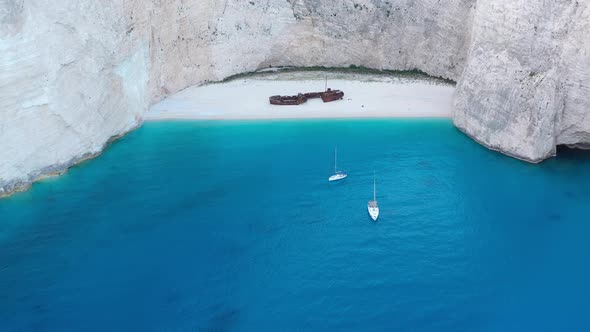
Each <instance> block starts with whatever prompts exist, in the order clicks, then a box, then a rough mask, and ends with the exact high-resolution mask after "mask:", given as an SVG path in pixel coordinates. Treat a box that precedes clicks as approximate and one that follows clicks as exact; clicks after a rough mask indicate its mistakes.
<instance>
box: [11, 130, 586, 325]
mask: <svg viewBox="0 0 590 332" xmlns="http://www.w3.org/2000/svg"><path fill="white" fill-rule="evenodd" d="M336 145H337V146H338V151H339V158H338V159H339V164H340V165H341V166H342V168H343V169H345V170H347V171H348V174H349V177H348V179H346V180H344V181H343V182H340V183H328V181H327V179H328V177H329V176H330V174H331V172H332V170H333V169H332V168H333V149H334V147H335V146H336ZM373 170H375V172H376V175H377V198H378V200H379V205H380V207H381V216H380V218H379V220H378V222H376V223H374V222H372V221H371V220H370V219H369V216H368V214H367V210H366V204H367V200H369V199H370V198H371V196H372V177H373ZM589 330H590V154H588V153H582V152H573V151H562V153H561V154H560V157H559V158H557V159H552V160H548V161H546V162H544V163H542V164H540V165H531V164H527V163H524V162H520V161H517V160H514V159H511V158H508V157H505V156H502V155H500V154H498V153H494V152H491V151H488V150H486V149H485V148H483V147H481V146H479V145H478V144H476V143H475V142H473V141H472V140H470V139H469V138H467V137H466V136H464V135H463V134H461V133H460V132H458V131H457V130H456V129H454V128H453V126H452V124H451V123H450V121H448V120H331V121H319V120H318V121H316V120H313V121H311V120H308V121H258V122H248V121H237V122H162V123H147V124H145V126H143V127H142V128H141V129H139V130H137V131H135V132H133V133H131V134H130V135H128V136H126V137H124V138H123V139H121V140H119V141H117V142H116V143H114V144H113V145H112V146H111V147H109V148H108V149H107V150H106V151H105V153H104V154H103V155H102V156H100V157H99V158H97V159H94V160H91V161H88V162H85V163H83V164H81V165H79V166H76V167H74V168H73V169H71V170H70V171H69V172H68V173H67V174H65V175H64V176H61V177H57V178H52V179H48V180H45V181H42V182H40V183H37V184H35V185H34V186H33V187H32V189H31V190H30V191H27V192H25V193H20V194H17V195H14V196H12V197H10V198H8V199H2V200H0V331H2V332H9V331H10V332H11V331H60V332H65V331H101V332H102V331H257V332H260V331H436V332H440V331H469V332H472V331H502V332H505V331H560V332H561V331H589Z"/></svg>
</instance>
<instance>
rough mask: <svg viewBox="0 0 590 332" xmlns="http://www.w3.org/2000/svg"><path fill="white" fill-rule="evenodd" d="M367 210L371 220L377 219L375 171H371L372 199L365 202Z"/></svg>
mask: <svg viewBox="0 0 590 332" xmlns="http://www.w3.org/2000/svg"><path fill="white" fill-rule="evenodd" d="M367 210H369V215H370V216H371V219H373V221H377V218H379V205H378V204H377V193H376V185H375V173H373V200H372V201H369V204H367Z"/></svg>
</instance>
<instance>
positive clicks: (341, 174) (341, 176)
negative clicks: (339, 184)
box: [328, 148, 348, 182]
mask: <svg viewBox="0 0 590 332" xmlns="http://www.w3.org/2000/svg"><path fill="white" fill-rule="evenodd" d="M337 161H338V149H337V148H334V175H332V176H330V178H329V179H328V181H330V182H332V181H338V180H342V179H344V178H346V177H347V176H348V174H346V172H343V171H339V170H338V166H337Z"/></svg>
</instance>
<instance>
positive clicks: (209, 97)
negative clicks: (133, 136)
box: [144, 72, 455, 121]
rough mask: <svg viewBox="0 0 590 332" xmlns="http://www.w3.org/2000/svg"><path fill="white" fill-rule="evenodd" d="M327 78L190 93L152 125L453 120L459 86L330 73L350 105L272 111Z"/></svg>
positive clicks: (307, 76) (162, 106)
mask: <svg viewBox="0 0 590 332" xmlns="http://www.w3.org/2000/svg"><path fill="white" fill-rule="evenodd" d="M325 75H326V73H322V72H296V73H277V74H272V75H263V76H252V77H248V78H243V79H236V80H233V81H229V82H224V83H213V84H207V85H202V86H193V87H189V88H187V89H185V90H183V91H181V92H179V93H176V94H174V95H172V96H170V97H168V98H166V99H164V100H162V101H161V102H159V103H157V104H155V105H153V106H152V107H151V108H150V110H149V111H148V112H146V114H145V115H144V119H145V120H146V121H157V120H173V119H194V120H226V119H227V120H230V119H235V120H237V119H296V118H395V117H450V115H451V98H452V94H453V91H454V89H455V88H454V86H453V85H451V84H446V83H441V81H439V80H434V79H421V78H405V77H404V78H402V77H391V76H381V75H365V74H346V73H327V75H328V77H329V80H328V87H330V88H332V89H339V90H343V91H344V93H345V96H344V99H342V100H339V101H335V102H331V103H323V102H322V101H321V100H320V99H311V100H308V101H307V102H306V103H304V104H302V105H298V106H275V105H270V103H269V101H268V97H269V96H271V95H279V94H280V95H295V94H297V93H299V92H311V91H323V90H324V86H325V79H324V77H325Z"/></svg>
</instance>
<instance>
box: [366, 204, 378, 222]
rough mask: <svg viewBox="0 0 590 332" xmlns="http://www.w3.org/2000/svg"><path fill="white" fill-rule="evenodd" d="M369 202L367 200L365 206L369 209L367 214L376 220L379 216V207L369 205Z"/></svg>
mask: <svg viewBox="0 0 590 332" xmlns="http://www.w3.org/2000/svg"><path fill="white" fill-rule="evenodd" d="M371 205H372V204H371V202H369V205H368V206H367V210H368V211H369V216H370V217H371V219H373V221H377V218H379V207H378V206H371Z"/></svg>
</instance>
